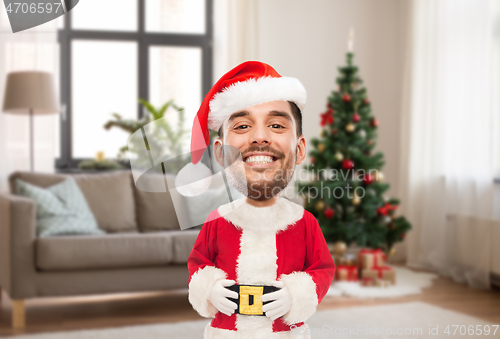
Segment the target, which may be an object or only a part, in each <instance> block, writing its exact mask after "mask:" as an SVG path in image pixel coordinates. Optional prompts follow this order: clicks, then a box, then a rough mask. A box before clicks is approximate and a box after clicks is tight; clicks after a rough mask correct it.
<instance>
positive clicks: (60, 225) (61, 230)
mask: <svg viewBox="0 0 500 339" xmlns="http://www.w3.org/2000/svg"><path fill="white" fill-rule="evenodd" d="M16 185H17V193H18V194H19V195H22V196H25V197H28V198H31V199H33V200H34V201H35V203H36V207H37V208H36V231H37V235H38V236H39V237H48V236H54V235H65V234H67V235H69V234H89V235H92V234H93V235H97V234H105V233H106V232H104V231H102V230H100V229H99V227H98V226H97V222H96V220H95V218H94V215H93V214H92V212H91V211H90V209H89V206H88V204H87V201H86V200H85V197H84V196H83V194H82V192H81V190H80V188H79V187H78V185H77V184H76V182H75V181H74V180H73V179H72V178H69V179H67V180H65V181H63V182H60V183H58V184H56V185H53V186H50V187H47V188H41V187H37V186H34V185H31V184H28V183H27V182H24V181H22V180H19V179H17V180H16Z"/></svg>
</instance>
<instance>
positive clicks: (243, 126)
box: [234, 125, 248, 129]
mask: <svg viewBox="0 0 500 339" xmlns="http://www.w3.org/2000/svg"><path fill="white" fill-rule="evenodd" d="M247 127H248V125H240V126H238V127H235V128H234V129H246V128H247Z"/></svg>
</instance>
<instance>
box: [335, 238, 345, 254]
mask: <svg viewBox="0 0 500 339" xmlns="http://www.w3.org/2000/svg"><path fill="white" fill-rule="evenodd" d="M345 251H347V245H346V243H345V242H343V241H337V242H336V243H335V244H333V253H334V254H335V255H339V256H342V255H344V253H345Z"/></svg>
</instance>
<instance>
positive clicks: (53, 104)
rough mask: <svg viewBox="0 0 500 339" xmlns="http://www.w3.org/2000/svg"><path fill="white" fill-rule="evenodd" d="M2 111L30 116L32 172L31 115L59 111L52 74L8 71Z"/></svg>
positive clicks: (31, 131)
mask: <svg viewBox="0 0 500 339" xmlns="http://www.w3.org/2000/svg"><path fill="white" fill-rule="evenodd" d="M3 111H4V112H5V113H10V114H25V115H29V116H30V123H29V124H30V169H31V172H33V170H34V166H35V165H34V156H33V152H34V150H33V149H34V144H33V143H34V138H33V116H34V115H42V114H53V113H58V112H59V103H58V101H57V96H56V91H55V86H54V79H53V77H52V74H51V73H47V72H40V71H21V72H12V73H9V74H8V75H7V82H6V84H5V95H4V99H3Z"/></svg>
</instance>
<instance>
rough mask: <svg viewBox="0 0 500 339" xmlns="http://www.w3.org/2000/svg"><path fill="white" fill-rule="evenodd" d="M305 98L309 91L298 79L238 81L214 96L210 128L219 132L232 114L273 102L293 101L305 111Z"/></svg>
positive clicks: (272, 78) (209, 119) (209, 122)
mask: <svg viewBox="0 0 500 339" xmlns="http://www.w3.org/2000/svg"><path fill="white" fill-rule="evenodd" d="M306 99H307V92H306V89H305V88H304V85H302V83H301V82H300V80H299V79H296V78H291V77H281V78H274V77H270V76H268V77H262V78H257V79H255V78H252V79H249V80H247V81H241V82H237V83H234V84H232V85H231V86H229V87H227V88H226V89H224V90H223V91H222V92H220V93H217V94H216V95H214V97H213V99H212V100H211V101H210V113H209V114H208V126H209V127H210V128H211V129H212V130H214V131H218V130H219V128H220V127H221V126H222V124H223V123H224V121H225V120H226V119H227V118H228V117H229V116H230V115H231V114H232V113H234V112H237V111H239V110H242V109H245V108H248V107H251V106H255V105H260V104H262V103H265V102H269V101H274V100H283V101H293V102H294V103H295V104H296V105H297V106H298V107H299V108H300V110H303V109H304V107H305V105H306Z"/></svg>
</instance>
